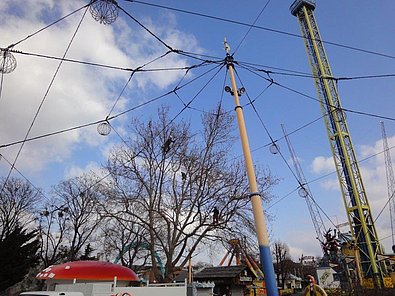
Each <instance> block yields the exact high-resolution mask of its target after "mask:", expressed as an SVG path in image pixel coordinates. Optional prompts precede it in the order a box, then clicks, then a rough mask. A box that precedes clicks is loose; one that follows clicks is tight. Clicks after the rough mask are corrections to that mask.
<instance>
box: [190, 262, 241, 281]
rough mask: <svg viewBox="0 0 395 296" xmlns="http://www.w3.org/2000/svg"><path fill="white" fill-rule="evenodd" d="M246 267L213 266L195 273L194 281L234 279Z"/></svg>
mask: <svg viewBox="0 0 395 296" xmlns="http://www.w3.org/2000/svg"><path fill="white" fill-rule="evenodd" d="M246 268H247V267H246V266H245V265H236V266H215V267H206V268H205V269H203V270H202V271H200V272H198V273H196V274H195V275H194V276H193V278H194V279H210V278H234V277H236V276H238V275H239V274H240V273H241V272H242V271H243V270H245V269H246Z"/></svg>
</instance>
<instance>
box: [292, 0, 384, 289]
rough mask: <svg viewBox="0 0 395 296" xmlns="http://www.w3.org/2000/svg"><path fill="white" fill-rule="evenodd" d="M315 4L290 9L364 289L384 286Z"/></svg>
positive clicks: (302, 2)
mask: <svg viewBox="0 0 395 296" xmlns="http://www.w3.org/2000/svg"><path fill="white" fill-rule="evenodd" d="M314 9H315V2H314V1H312V0H296V1H295V2H294V3H293V4H292V5H291V7H290V11H291V13H292V14H293V15H294V16H296V17H297V19H298V21H299V25H300V29H301V32H302V36H303V39H304V43H305V46H306V50H307V55H308V59H309V62H310V66H311V70H312V74H313V77H314V81H315V86H316V89H317V93H318V97H319V100H320V103H321V110H322V113H323V114H324V121H325V125H326V129H327V134H328V138H329V142H330V147H331V150H332V155H333V158H334V161H335V166H336V171H337V176H338V180H339V182H340V188H341V192H342V196H343V201H344V205H345V208H346V212H347V218H348V221H349V223H350V229H351V233H352V236H353V239H354V240H355V241H356V244H357V253H358V255H359V258H360V261H359V262H360V265H361V270H362V273H363V278H364V285H365V286H374V287H378V288H382V287H384V276H385V274H386V272H387V271H386V267H385V265H384V264H383V263H380V262H379V259H378V255H379V254H382V253H383V252H382V250H381V246H380V242H379V239H378V236H377V232H376V227H375V225H374V220H373V217H372V213H371V210H370V206H369V202H368V198H367V195H366V191H365V188H364V185H363V182H362V177H361V174H360V170H359V166H358V162H357V159H356V156H355V152H354V148H353V145H352V142H351V137H350V133H349V131H348V127H347V123H346V118H345V114H344V112H343V109H342V107H341V103H340V98H339V95H338V91H337V87H336V83H335V79H334V78H333V75H332V72H331V69H330V67H329V61H328V58H327V56H326V53H325V50H324V46H323V43H322V41H321V37H320V33H319V31H318V26H317V23H316V21H315V18H314V13H313V11H314Z"/></svg>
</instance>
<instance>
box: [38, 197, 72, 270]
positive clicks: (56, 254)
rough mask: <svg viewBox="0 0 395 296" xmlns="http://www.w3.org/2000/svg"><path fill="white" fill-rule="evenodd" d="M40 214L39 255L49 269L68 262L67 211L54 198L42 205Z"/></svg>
mask: <svg viewBox="0 0 395 296" xmlns="http://www.w3.org/2000/svg"><path fill="white" fill-rule="evenodd" d="M39 214H40V216H39V227H38V230H39V238H40V242H41V243H40V249H39V254H40V257H41V261H42V264H43V267H48V266H50V265H53V264H56V263H60V262H63V261H64V260H66V256H67V249H66V235H67V222H68V221H67V209H66V208H65V207H64V206H63V204H61V203H60V200H59V199H57V198H56V197H53V198H51V200H48V201H46V202H45V203H44V204H43V205H42V209H41V210H40V211H39Z"/></svg>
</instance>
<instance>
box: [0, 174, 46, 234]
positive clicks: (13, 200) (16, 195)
mask: <svg viewBox="0 0 395 296" xmlns="http://www.w3.org/2000/svg"><path fill="white" fill-rule="evenodd" d="M4 182H5V179H4V178H2V179H1V181H0V188H2V191H1V193H0V241H1V240H3V239H4V237H5V236H6V235H7V234H9V233H10V232H12V231H14V230H15V228H16V227H17V226H20V225H26V224H29V223H30V222H32V221H33V219H34V215H33V212H34V206H35V204H36V202H37V201H38V200H39V197H40V192H39V191H38V190H36V189H35V188H33V187H32V186H31V185H30V184H29V183H28V182H26V181H24V180H21V179H18V178H9V179H8V181H7V183H5V184H4Z"/></svg>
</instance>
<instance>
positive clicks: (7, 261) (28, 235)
mask: <svg viewBox="0 0 395 296" xmlns="http://www.w3.org/2000/svg"><path fill="white" fill-rule="evenodd" d="M38 247H39V241H38V239H37V233H36V231H31V232H28V231H27V230H26V229H23V227H21V226H16V227H15V228H14V230H12V231H11V232H9V233H7V235H5V236H4V237H3V239H2V240H1V241H0V266H1V269H0V291H4V290H5V289H7V288H8V287H11V286H13V285H14V284H16V283H18V282H20V281H21V280H23V278H24V277H25V275H26V274H27V273H28V271H29V269H30V268H32V267H34V266H35V265H36V264H37V263H38V256H37V250H38Z"/></svg>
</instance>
